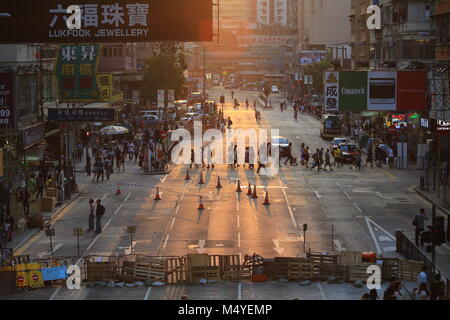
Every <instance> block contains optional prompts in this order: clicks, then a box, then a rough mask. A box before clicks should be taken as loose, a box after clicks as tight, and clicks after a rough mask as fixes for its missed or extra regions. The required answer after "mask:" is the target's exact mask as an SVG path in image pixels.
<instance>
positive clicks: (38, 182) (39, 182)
mask: <svg viewBox="0 0 450 320" xmlns="http://www.w3.org/2000/svg"><path fill="white" fill-rule="evenodd" d="M44 187H45V180H44V177H43V176H42V174H39V176H38V178H37V180H36V188H37V193H36V200H37V199H38V198H39V196H40V198H41V199H42V195H43V193H44Z"/></svg>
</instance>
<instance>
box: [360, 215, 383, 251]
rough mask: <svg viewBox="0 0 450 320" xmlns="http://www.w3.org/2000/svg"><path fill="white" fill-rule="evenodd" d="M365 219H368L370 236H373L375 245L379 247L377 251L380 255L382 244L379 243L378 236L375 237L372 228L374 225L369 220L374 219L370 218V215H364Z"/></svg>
mask: <svg viewBox="0 0 450 320" xmlns="http://www.w3.org/2000/svg"><path fill="white" fill-rule="evenodd" d="M364 219H365V220H366V223H367V227H368V228H369V232H370V236H371V237H372V240H373V243H374V244H375V247H376V248H377V253H378V254H379V255H380V254H381V248H380V245H379V244H378V241H377V238H376V237H375V234H374V232H373V230H372V226H371V224H370V222H369V221H372V220H370V219H369V218H368V217H364Z"/></svg>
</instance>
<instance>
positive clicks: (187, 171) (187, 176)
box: [184, 169, 191, 180]
mask: <svg viewBox="0 0 450 320" xmlns="http://www.w3.org/2000/svg"><path fill="white" fill-rule="evenodd" d="M190 179H191V177H190V176H189V169H186V178H184V180H190Z"/></svg>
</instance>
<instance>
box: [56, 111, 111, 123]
mask: <svg viewBox="0 0 450 320" xmlns="http://www.w3.org/2000/svg"><path fill="white" fill-rule="evenodd" d="M114 119H115V110H114V109H107V108H73V109H69V108H60V109H52V108H49V109H48V121H114Z"/></svg>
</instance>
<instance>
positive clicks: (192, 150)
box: [189, 149, 198, 169]
mask: <svg viewBox="0 0 450 320" xmlns="http://www.w3.org/2000/svg"><path fill="white" fill-rule="evenodd" d="M194 164H195V167H196V168H198V164H196V163H195V152H194V149H191V164H190V165H189V169H192V165H194Z"/></svg>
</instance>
